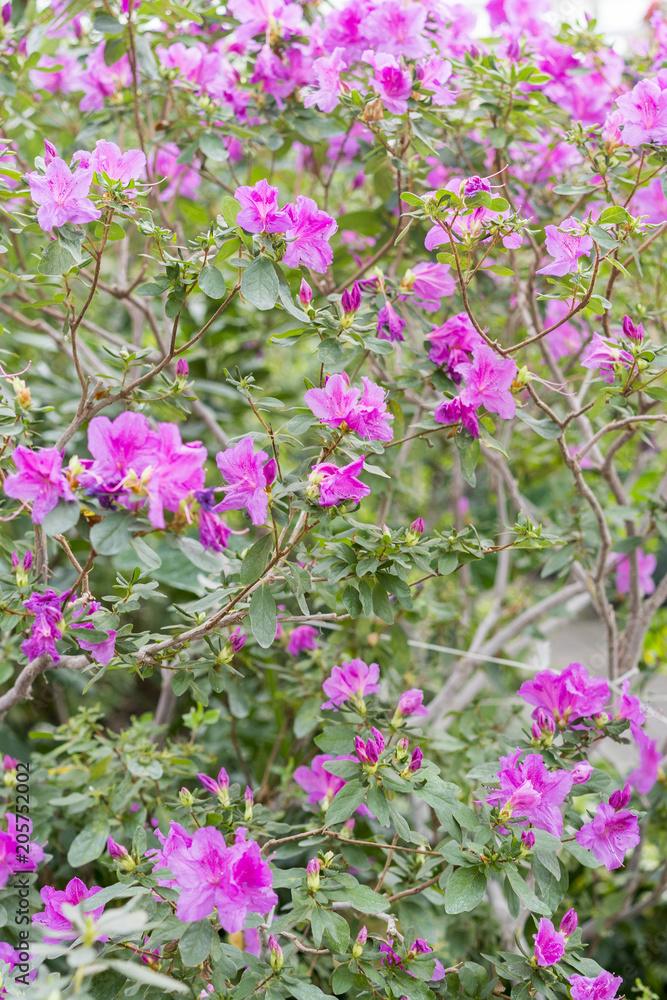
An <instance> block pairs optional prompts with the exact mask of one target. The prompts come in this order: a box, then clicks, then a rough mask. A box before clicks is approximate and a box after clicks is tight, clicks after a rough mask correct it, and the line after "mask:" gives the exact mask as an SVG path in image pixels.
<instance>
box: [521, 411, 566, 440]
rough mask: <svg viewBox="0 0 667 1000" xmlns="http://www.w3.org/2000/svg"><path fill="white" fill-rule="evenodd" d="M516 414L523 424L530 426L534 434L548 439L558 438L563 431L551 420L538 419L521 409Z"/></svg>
mask: <svg viewBox="0 0 667 1000" xmlns="http://www.w3.org/2000/svg"><path fill="white" fill-rule="evenodd" d="M516 415H517V417H518V418H519V420H521V421H522V422H523V423H524V424H527V425H528V426H529V427H532V429H533V430H534V431H535V433H536V434H539V436H540V437H542V438H546V439H547V440H549V441H552V440H555V439H556V438H559V437H560V436H561V434H562V433H563V432H562V430H561V429H560V427H559V426H558V424H555V423H554V422H553V420H538V419H537V418H536V417H531V416H530V414H528V413H524V411H523V410H517V411H516Z"/></svg>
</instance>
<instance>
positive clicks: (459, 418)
mask: <svg viewBox="0 0 667 1000" xmlns="http://www.w3.org/2000/svg"><path fill="white" fill-rule="evenodd" d="M433 419H434V420H435V421H436V422H437V423H439V424H458V423H459V422H460V423H461V425H462V426H463V428H464V430H466V431H467V432H468V434H470V436H471V437H474V438H478V437H479V419H478V417H477V413H476V411H475V407H474V406H465V405H464V404H463V403H462V402H461V397H460V396H454V398H453V399H443V401H442V402H441V403H438V405H437V406H436V408H435V410H434V411H433Z"/></svg>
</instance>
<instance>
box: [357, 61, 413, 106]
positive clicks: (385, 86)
mask: <svg viewBox="0 0 667 1000" xmlns="http://www.w3.org/2000/svg"><path fill="white" fill-rule="evenodd" d="M362 58H363V61H364V62H367V63H370V65H371V66H372V67H373V70H374V71H375V76H374V77H373V79H372V80H370V81H369V82H370V85H371V87H372V88H373V90H374V91H375V93H376V94H377V95H378V96H379V97H380V99H381V101H382V103H383V104H384V106H385V108H386V109H387V111H391V113H392V114H393V115H404V114H405V113H406V111H407V110H408V98H409V97H410V94H411V93H412V74H411V73H410V72H409V70H407V69H406V68H405V66H404V65H403V63H402V62H399V61H398V59H396V57H395V56H393V55H391V54H389V53H388V52H378V53H374V52H372V51H370V50H368V51H366V52H364V54H363V57H362Z"/></svg>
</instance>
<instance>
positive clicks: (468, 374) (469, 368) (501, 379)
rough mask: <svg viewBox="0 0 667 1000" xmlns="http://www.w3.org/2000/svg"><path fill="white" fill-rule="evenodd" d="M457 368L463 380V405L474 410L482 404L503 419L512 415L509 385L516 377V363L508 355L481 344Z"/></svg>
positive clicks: (513, 412)
mask: <svg viewBox="0 0 667 1000" xmlns="http://www.w3.org/2000/svg"><path fill="white" fill-rule="evenodd" d="M456 371H457V373H458V374H459V375H462V376H463V377H464V379H465V381H466V384H465V388H464V389H463V391H462V392H461V394H460V399H461V403H462V404H463V405H464V406H472V407H474V408H475V409H478V407H480V406H485V407H486V409H487V410H489V412H490V413H497V414H498V416H499V417H501V418H502V419H503V420H509V419H510V418H511V417H513V416H514V414H515V413H516V401H515V399H514V396H513V395H512V393H511V392H510V387H511V385H512V382H513V381H514V379H515V378H516V374H517V366H516V363H515V362H514V361H512V359H511V358H501V357H500V355H498V354H496V352H495V351H494V350H493V349H492V348H490V347H488V346H487V345H486V344H481V345H478V346H477V347H474V348H473V352H472V362H467V361H464V362H461V363H460V364H458V365H457V366H456Z"/></svg>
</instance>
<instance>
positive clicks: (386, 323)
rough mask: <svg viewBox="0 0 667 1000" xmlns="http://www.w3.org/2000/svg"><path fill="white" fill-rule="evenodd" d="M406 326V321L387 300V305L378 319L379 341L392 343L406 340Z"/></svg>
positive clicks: (377, 331)
mask: <svg viewBox="0 0 667 1000" xmlns="http://www.w3.org/2000/svg"><path fill="white" fill-rule="evenodd" d="M404 326H405V320H404V319H403V317H402V316H399V315H398V313H397V312H396V310H395V309H394V307H393V306H392V304H391V302H387V301H386V300H385V304H384V305H383V306H382V308H381V309H380V311H379V313H378V318H377V329H376V334H377V336H378V337H379V339H380V340H391V341H392V343H394V342H395V341H397V340H405V337H404V336H403V327H404Z"/></svg>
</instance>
